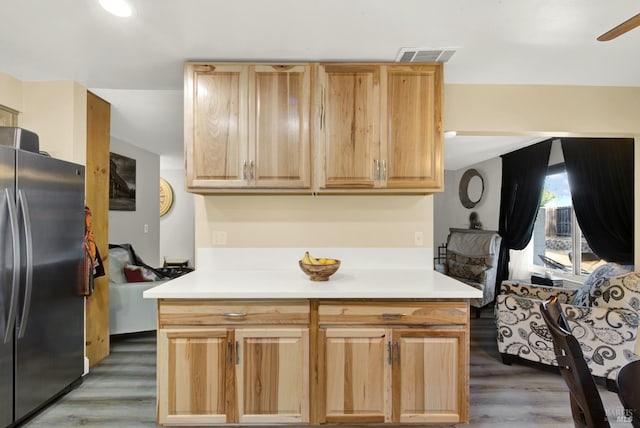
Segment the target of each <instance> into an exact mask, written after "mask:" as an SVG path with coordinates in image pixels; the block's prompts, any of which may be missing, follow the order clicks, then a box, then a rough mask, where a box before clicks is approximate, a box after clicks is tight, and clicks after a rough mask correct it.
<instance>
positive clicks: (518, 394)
mask: <svg viewBox="0 0 640 428" xmlns="http://www.w3.org/2000/svg"><path fill="white" fill-rule="evenodd" d="M495 336H496V330H495V325H494V321H493V313H492V310H490V309H485V310H484V311H483V312H482V316H481V318H480V319H473V318H472V320H471V383H470V398H471V399H470V403H471V406H470V415H471V420H470V423H469V425H468V426H469V427H504V428H514V427H573V426H574V425H573V421H572V419H571V411H570V408H569V396H568V392H567V388H566V386H565V384H564V382H563V380H562V378H561V377H560V375H559V374H557V373H555V372H552V371H549V370H543V369H539V368H536V367H530V366H526V365H522V364H518V363H516V364H513V365H511V366H507V365H504V364H502V362H501V360H500V357H499V354H498V351H497V346H496V339H495ZM155 371H156V344H155V335H154V334H142V335H131V336H124V337H118V338H112V343H111V355H110V356H109V357H108V358H106V359H105V360H104V361H103V362H101V363H100V364H99V365H98V366H96V367H94V368H93V369H92V370H91V373H89V374H88V375H87V376H85V379H84V381H83V382H82V384H80V386H78V387H77V388H76V389H74V390H72V391H71V392H69V393H68V394H66V395H64V396H63V397H61V398H60V399H58V400H57V401H56V402H54V403H53V404H51V405H50V406H49V407H47V408H46V409H44V410H43V411H41V412H40V413H39V414H37V415H36V416H34V417H33V418H32V419H31V420H29V421H27V422H26V423H25V424H24V426H25V427H34V428H35V427H61V428H62V427H64V428H67V427H79V426H90V427H156V426H157V425H156V423H155V419H156V410H155V409H156V407H155V406H156V404H155V393H156V390H155V387H156V379H155V374H156V373H155ZM599 390H600V395H601V397H602V400H603V402H604V405H605V408H606V410H607V415H608V416H609V418H610V420H611V424H612V427H631V424H630V423H627V422H616V418H617V417H618V416H623V408H622V405H621V404H620V402H619V400H618V397H617V395H616V394H615V393H613V392H609V391H607V390H606V388H605V387H604V386H599ZM461 426H464V425H461ZM341 427H343V428H347V426H345V425H342V426H341Z"/></svg>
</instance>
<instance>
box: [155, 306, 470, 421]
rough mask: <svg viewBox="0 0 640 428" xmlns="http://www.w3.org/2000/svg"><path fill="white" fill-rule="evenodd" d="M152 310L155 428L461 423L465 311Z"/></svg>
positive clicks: (465, 359) (466, 335)
mask: <svg viewBox="0 0 640 428" xmlns="http://www.w3.org/2000/svg"><path fill="white" fill-rule="evenodd" d="M191 303H192V305H191V304H190V303H189V302H188V301H179V300H161V301H160V303H159V329H158V396H157V400H158V422H159V423H160V424H163V425H169V426H173V425H200V426H204V425H225V424H283V425H285V424H323V423H352V424H356V423H358V424H359V423H402V424H420V425H425V424H443V423H446V424H449V423H451V424H455V423H465V422H468V420H469V415H468V407H469V397H468V389H469V306H468V304H467V303H466V302H464V301H458V302H415V301H411V302H400V301H384V302H373V303H372V302H371V301H368V302H366V301H331V302H322V301H320V302H319V301H317V300H316V301H313V300H310V301H297V302H286V301H281V302H273V301H265V302H264V303H261V302H259V301H254V302H249V303H247V302H242V301H236V302H233V301H225V302H220V303H217V302H216V301H212V300H208V301H195V300H194V301H192V302H191Z"/></svg>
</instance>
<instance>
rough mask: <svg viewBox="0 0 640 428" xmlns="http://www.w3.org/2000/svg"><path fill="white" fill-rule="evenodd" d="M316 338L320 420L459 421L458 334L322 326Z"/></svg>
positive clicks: (461, 398)
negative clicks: (321, 394) (321, 364)
mask: <svg viewBox="0 0 640 428" xmlns="http://www.w3.org/2000/svg"><path fill="white" fill-rule="evenodd" d="M320 338H321V340H322V341H323V345H324V346H321V348H320V349H321V351H320V352H321V353H322V354H323V357H322V358H323V359H324V375H323V376H322V378H323V379H321V382H322V381H323V380H324V383H325V388H324V391H325V394H324V396H325V400H324V402H325V407H324V417H323V422H328V423H369V422H371V423H383V422H393V423H457V422H459V421H461V420H463V416H464V415H463V413H464V410H463V409H464V406H465V405H466V403H464V402H463V401H464V398H465V397H466V393H465V392H464V391H465V387H466V384H465V383H464V382H461V379H460V374H461V373H463V372H464V367H460V361H464V351H463V350H464V344H465V342H464V340H465V333H464V331H450V330H423V329H384V328H326V329H321V332H320ZM461 370H462V371H461Z"/></svg>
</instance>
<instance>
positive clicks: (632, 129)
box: [444, 85, 640, 136]
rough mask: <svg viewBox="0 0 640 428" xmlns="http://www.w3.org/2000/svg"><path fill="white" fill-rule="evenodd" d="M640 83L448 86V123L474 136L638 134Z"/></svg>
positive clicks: (447, 128)
mask: <svg viewBox="0 0 640 428" xmlns="http://www.w3.org/2000/svg"><path fill="white" fill-rule="evenodd" d="M639 111H640V88H619V87H594V86H544V85H445V114H444V128H445V129H446V130H456V131H458V132H460V133H467V134H474V135H482V134H489V135H499V134H536V135H545V134H549V135H550V136H562V135H561V133H570V134H572V135H577V134H581V135H593V136H633V135H634V134H635V135H638V134H640V121H638V112H639Z"/></svg>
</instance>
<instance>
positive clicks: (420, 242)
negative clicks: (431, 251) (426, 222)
mask: <svg viewBox="0 0 640 428" xmlns="http://www.w3.org/2000/svg"><path fill="white" fill-rule="evenodd" d="M413 245H415V246H416V247H422V246H424V234H423V233H422V232H416V233H414V235H413Z"/></svg>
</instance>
